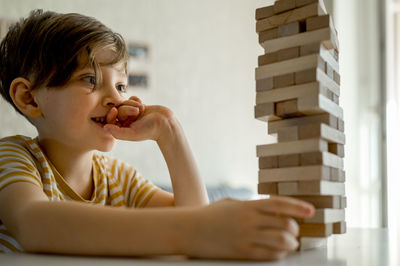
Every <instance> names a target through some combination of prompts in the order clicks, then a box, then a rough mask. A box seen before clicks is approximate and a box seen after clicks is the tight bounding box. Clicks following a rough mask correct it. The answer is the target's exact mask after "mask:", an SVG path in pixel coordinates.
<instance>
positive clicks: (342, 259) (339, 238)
mask: <svg viewBox="0 0 400 266" xmlns="http://www.w3.org/2000/svg"><path fill="white" fill-rule="evenodd" d="M396 243H398V242H396V241H395V240H394V239H392V238H391V236H390V234H389V233H388V230H387V229H355V228H350V229H349V230H348V232H347V233H346V234H344V235H334V236H331V237H330V238H329V241H328V246H327V247H323V248H319V249H314V250H309V251H302V252H296V253H293V254H291V255H289V256H288V257H287V258H286V259H284V260H281V261H276V262H243V261H211V260H209V261H206V260H185V259H184V258H181V257H167V258H153V259H137V258H110V257H81V256H57V255H36V254H27V253H24V254H0V265H1V266H3V265H4V266H8V265H13V266H14V265H15V266H28V265H29V266H36V265H37V266H43V265H56V266H103V265H104V266H106V265H107V266H120V265H139V266H140V265H182V266H183V265H231V264H233V265H271V266H275V265H280V266H283V265H307V266H312V265H332V266H333V265H338V266H353V265H357V266H369V265H374V266H375V265H377V266H386V265H393V266H399V265H400V246H397V244H396Z"/></svg>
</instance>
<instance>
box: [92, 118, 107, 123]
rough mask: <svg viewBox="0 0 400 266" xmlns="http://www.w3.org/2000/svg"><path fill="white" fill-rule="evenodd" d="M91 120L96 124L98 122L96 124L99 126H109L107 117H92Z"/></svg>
mask: <svg viewBox="0 0 400 266" xmlns="http://www.w3.org/2000/svg"><path fill="white" fill-rule="evenodd" d="M91 119H92V121H94V122H96V123H98V124H101V125H105V124H107V121H106V117H105V116H102V117H92V118H91Z"/></svg>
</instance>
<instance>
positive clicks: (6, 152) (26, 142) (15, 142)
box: [0, 135, 41, 189]
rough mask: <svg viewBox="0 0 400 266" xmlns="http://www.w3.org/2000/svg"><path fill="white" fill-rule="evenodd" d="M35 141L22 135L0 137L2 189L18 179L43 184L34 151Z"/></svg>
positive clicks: (0, 177)
mask: <svg viewBox="0 0 400 266" xmlns="http://www.w3.org/2000/svg"><path fill="white" fill-rule="evenodd" d="M34 143H35V141H34V140H32V139H31V138H29V137H25V136H20V135H18V136H10V137H6V138H2V139H0V189H1V188H3V187H5V186H7V185H8V184H11V183H14V182H18V181H28V182H31V183H35V184H37V185H39V186H41V178H40V173H39V171H38V169H37V165H36V163H35V157H34V155H33V151H32V149H33V148H34V147H32V145H33V144H34Z"/></svg>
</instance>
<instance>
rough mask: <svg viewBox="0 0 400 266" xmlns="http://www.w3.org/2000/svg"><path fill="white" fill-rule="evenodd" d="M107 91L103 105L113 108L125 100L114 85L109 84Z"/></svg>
mask: <svg viewBox="0 0 400 266" xmlns="http://www.w3.org/2000/svg"><path fill="white" fill-rule="evenodd" d="M105 91H106V93H105V95H104V97H103V106H107V107H109V108H112V107H114V106H119V105H120V104H121V103H122V102H123V101H124V99H123V97H122V96H121V95H120V94H119V93H118V91H117V90H116V89H115V88H114V87H112V86H108V88H105Z"/></svg>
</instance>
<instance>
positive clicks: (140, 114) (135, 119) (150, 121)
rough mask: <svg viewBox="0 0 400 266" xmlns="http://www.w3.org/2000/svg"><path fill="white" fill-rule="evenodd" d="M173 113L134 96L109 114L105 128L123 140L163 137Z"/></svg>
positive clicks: (157, 138)
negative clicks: (143, 102) (145, 102)
mask: <svg viewBox="0 0 400 266" xmlns="http://www.w3.org/2000/svg"><path fill="white" fill-rule="evenodd" d="M173 117H174V116H173V113H172V111H171V110H169V109H168V108H166V107H163V106H158V105H154V106H153V105H144V104H142V101H141V100H140V99H139V98H138V97H136V96H132V97H130V98H129V100H127V101H125V102H123V103H122V104H121V105H120V106H118V107H113V108H112V109H111V110H110V111H109V113H108V114H107V118H106V120H107V124H106V125H105V126H104V130H107V131H108V132H110V133H111V134H112V135H113V136H114V137H115V138H117V139H121V140H131V141H140V140H148V139H151V140H155V141H158V140H159V138H160V137H161V132H163V128H165V127H167V126H168V123H169V121H170V120H172V119H173Z"/></svg>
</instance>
